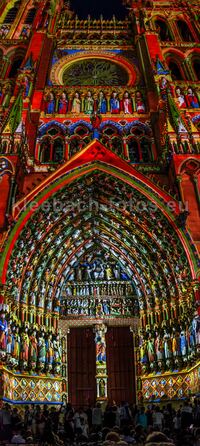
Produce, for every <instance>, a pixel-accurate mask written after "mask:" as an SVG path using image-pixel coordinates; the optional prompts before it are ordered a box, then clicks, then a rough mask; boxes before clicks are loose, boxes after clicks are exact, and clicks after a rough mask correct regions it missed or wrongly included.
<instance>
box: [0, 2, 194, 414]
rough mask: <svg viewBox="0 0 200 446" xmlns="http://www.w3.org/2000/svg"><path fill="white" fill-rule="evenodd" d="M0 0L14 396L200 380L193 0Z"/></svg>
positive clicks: (7, 397)
mask: <svg viewBox="0 0 200 446" xmlns="http://www.w3.org/2000/svg"><path fill="white" fill-rule="evenodd" d="M124 6H125V8H126V10H127V16H126V18H125V19H123V20H120V19H117V18H116V17H115V15H113V18H112V19H110V20H108V19H104V18H103V16H100V17H99V19H94V18H92V17H91V16H88V18H87V19H85V20H83V19H80V18H79V17H78V16H77V15H76V14H75V13H74V11H73V10H72V8H71V6H70V4H69V2H66V1H65V2H64V1H63V0H61V1H59V2H57V1H56V0H49V1H40V0H21V1H15V0H11V1H6V0H1V2H0V11H1V17H0V59H1V65H0V191H1V192H0V210H1V212H0V240H1V263H0V269H1V288H0V311H1V314H0V369H1V387H0V389H1V397H2V398H3V400H4V401H8V402H11V403H21V404H27V403H28V402H35V403H41V404H44V403H46V404H48V403H51V404H58V405H59V404H62V403H63V402H66V401H70V402H72V403H73V404H74V405H75V406H77V405H85V404H88V403H90V404H94V402H95V401H100V402H102V403H103V402H106V401H115V402H117V403H119V402H120V401H128V402H143V403H145V402H147V403H148V402H150V401H162V400H163V401H169V400H177V399H181V398H185V397H189V396H192V395H196V394H198V392H199V390H200V389H199V382H200V380H199V378H200V362H199V352H200V291H199V271H200V270H199V250H200V224H199V212H200V193H199V181H200V175H199V172H200V90H199V85H200V84H199V80H200V50H199V38H200V28H199V6H198V2H197V1H196V0H185V1H184V2H181V1H176V2H175V1H170V0H151V1H145V0H137V1H136V0H135V1H134V0H124Z"/></svg>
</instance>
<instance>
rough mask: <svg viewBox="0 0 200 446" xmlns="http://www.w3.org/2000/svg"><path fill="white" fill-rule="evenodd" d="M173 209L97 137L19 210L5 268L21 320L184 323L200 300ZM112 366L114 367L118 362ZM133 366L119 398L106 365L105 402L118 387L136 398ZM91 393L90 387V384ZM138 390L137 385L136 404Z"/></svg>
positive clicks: (148, 324)
mask: <svg viewBox="0 0 200 446" xmlns="http://www.w3.org/2000/svg"><path fill="white" fill-rule="evenodd" d="M170 203H172V197H170V196H169V195H168V194H167V193H165V192H163V191H162V190H161V189H160V188H159V187H157V186H155V185H153V184H152V183H151V181H150V180H148V179H147V178H145V177H143V175H142V174H141V173H139V172H137V171H136V170H135V169H134V168H133V167H132V166H130V165H128V164H127V163H126V162H125V161H123V160H122V159H121V158H119V157H118V156H117V155H116V154H114V153H112V152H111V151H109V150H108V149H106V148H105V147H104V146H103V145H102V144H101V143H99V142H98V141H94V142H93V143H92V144H90V145H89V146H88V147H87V148H86V149H84V150H82V152H81V153H79V154H77V155H75V156H74V157H73V158H72V159H71V160H70V161H68V162H67V163H66V164H65V165H63V166H62V167H61V168H60V169H58V170H57V171H56V172H55V173H53V174H52V175H51V177H50V179H48V182H46V180H45V181H44V182H43V183H41V184H40V185H39V186H38V187H37V188H36V189H35V190H34V191H33V192H31V193H30V195H29V196H28V200H27V201H26V202H25V201H23V200H21V202H19V203H17V204H16V206H15V208H14V218H16V219H17V223H16V225H15V226H14V228H13V230H12V231H11V234H10V237H9V239H8V243H7V248H6V250H5V252H4V257H3V262H2V264H1V271H2V282H3V283H4V284H6V287H7V292H8V294H9V296H10V299H11V300H12V301H13V300H14V301H15V302H16V303H17V304H18V308H19V314H21V318H22V321H24V322H26V321H28V320H30V321H31V322H34V321H35V322H36V323H38V324H40V325H43V324H45V325H46V326H47V327H51V326H54V327H55V326H56V325H57V324H58V320H59V319H60V324H61V326H62V323H63V324H65V322H64V321H67V324H68V326H70V324H71V326H73V327H74V326H81V325H82V324H84V325H88V326H91V324H93V325H95V326H96V325H97V326H98V324H101V325H102V324H103V326H104V325H105V324H106V325H107V326H108V327H109V326H112V325H113V324H114V326H117V325H120V324H121V322H120V321H122V320H123V324H124V325H125V326H130V325H131V326H132V327H136V326H137V325H138V324H139V321H140V325H141V329H142V330H146V328H147V327H149V328H150V327H155V326H156V327H161V326H163V324H165V323H166V321H168V322H169V321H171V320H173V321H174V323H176V322H178V318H179V315H180V313H181V311H182V310H181V308H182V306H183V305H185V304H186V303H187V305H188V308H191V306H192V304H193V300H192V299H191V293H192V283H193V280H194V278H195V270H196V263H195V255H194V251H193V247H192V244H191V241H190V239H189V236H188V234H187V233H186V232H185V230H182V229H181V228H180V227H178V226H177V224H176V221H177V216H178V215H179V213H180V210H179V208H178V203H177V202H175V201H174V202H173V212H172V211H171V210H170V209H171V205H170V206H169V204H170ZM63 326H64V325H63ZM95 330H96V332H97V331H98V328H97V329H95ZM106 336H107V339H108V340H109V339H112V336H111V335H110V334H108V335H106ZM126 336H128V335H127V334H126ZM88 339H90V342H91V332H90V335H88ZM96 339H98V336H97V338H96ZM105 339H106V337H105ZM127 339H129V338H127ZM70 345H72V344H70ZM73 345H74V344H73ZM77 345H78V344H77ZM97 345H98V342H97ZM127 345H129V347H130V341H129V340H127ZM129 347H127V348H129ZM121 348H122V351H124V348H125V347H124V345H123V346H122V347H121ZM108 351H112V349H111V348H110V346H108ZM127 351H128V350H127ZM129 353H130V351H129ZM120 354H122V353H120ZM124 360H125V359H124ZM109 364H110V365H109ZM108 365H109V367H110V370H113V366H112V364H111V362H110V359H108ZM101 366H102V364H101ZM70 367H71V366H70ZM72 368H73V367H72ZM117 369H118V372H119V370H120V364H119V363H118V366H117ZM133 369H134V365H133V362H132V364H131V365H130V368H129V372H128V371H126V379H127V381H126V383H124V386H125V387H123V389H122V391H121V393H120V392H119V387H120V386H119V383H118V385H117V384H116V383H115V382H114V381H113V379H114V378H113V379H111V378H110V381H109V370H106V369H105V368H104V372H105V376H107V375H106V373H107V372H108V389H107V381H106V383H105V382H102V381H101V378H98V377H97V396H99V397H100V396H102V395H103V393H102V392H104V396H107V395H112V398H113V396H116V393H115V389H116V388H117V395H118V396H117V397H116V398H117V400H118V401H119V400H120V397H121V398H122V396H126V398H128V396H127V388H126V385H127V383H128V382H129V381H130V379H131V376H130V375H129V374H128V373H132V382H133V380H134V376H133V375H134V373H133ZM73 373H74V372H73ZM85 373H86V372H85ZM124 373H125V372H124V370H122V371H121V375H120V372H119V376H122V374H123V375H124ZM83 375H84V374H83ZM86 375H87V373H86ZM84 376H85V375H84ZM97 376H98V375H97ZM112 376H114V375H113V374H112ZM70 379H71V380H72V377H71V378H70ZM84 379H85V378H84ZM109 382H110V384H109ZM111 382H112V385H111ZM109 385H110V387H109ZM81 386H82V387H81ZM84 386H85V387H84ZM116 386H117V387H116ZM81 389H82V390H81ZM107 391H108V394H107ZM81 392H82V393H81ZM84 392H86V394H88V395H89V394H91V389H88V388H87V385H85V384H84V383H83V382H82V384H81V383H80V394H82V395H85V393H84ZM109 392H110V393H109ZM101 393H102V395H101ZM134 393H135V391H134V389H133V386H132V390H131V398H132V397H133V394H134ZM72 394H73V392H72ZM92 395H93V398H94V392H93V393H92ZM77 398H78V397H77ZM122 399H123V398H122ZM74 403H75V404H78V403H80V400H78V399H77V400H75V401H74Z"/></svg>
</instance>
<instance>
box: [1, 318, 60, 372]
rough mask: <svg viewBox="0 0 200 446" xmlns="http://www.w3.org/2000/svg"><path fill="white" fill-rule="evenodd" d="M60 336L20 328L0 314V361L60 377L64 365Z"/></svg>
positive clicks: (36, 329)
mask: <svg viewBox="0 0 200 446" xmlns="http://www.w3.org/2000/svg"><path fill="white" fill-rule="evenodd" d="M64 356H65V354H64V351H63V344H62V341H61V339H60V336H59V334H53V333H52V332H48V333H46V332H45V331H43V330H42V329H38V328H35V327H33V328H31V329H30V328H29V327H28V326H24V327H23V328H22V327H19V325H18V324H16V323H15V322H13V321H11V320H9V316H8V315H6V314H5V313H4V311H1V313H0V359H1V360H2V361H4V362H5V363H6V364H7V365H8V366H10V367H11V368H13V369H17V370H18V369H19V370H22V371H23V370H32V371H35V370H36V371H39V372H44V371H46V372H50V373H54V374H59V373H60V371H61V364H62V362H65V358H64Z"/></svg>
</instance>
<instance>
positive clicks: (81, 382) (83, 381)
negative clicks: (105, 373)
mask: <svg viewBox="0 0 200 446" xmlns="http://www.w3.org/2000/svg"><path fill="white" fill-rule="evenodd" d="M67 344H68V355H67V356H68V389H69V390H68V391H69V402H70V403H72V405H73V406H83V405H87V404H94V403H95V401H96V380H95V374H96V352H95V341H94V333H93V331H92V328H71V329H70V333H69V334H68V337H67Z"/></svg>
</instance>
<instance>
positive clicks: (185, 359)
mask: <svg viewBox="0 0 200 446" xmlns="http://www.w3.org/2000/svg"><path fill="white" fill-rule="evenodd" d="M199 348H200V317H199V316H195V317H194V318H193V320H192V322H191V324H190V325H186V326H184V325H177V326H176V327H175V326H174V327H173V328H171V327H170V328H165V329H161V330H157V331H155V332H147V333H144V332H143V333H142V334H141V336H140V338H139V350H140V364H141V371H142V372H143V373H146V372H149V371H151V372H153V371H159V370H160V371H161V370H163V369H179V368H181V367H182V366H184V365H187V364H189V363H191V361H192V359H193V358H194V357H195V354H196V353H197V352H198V349H199Z"/></svg>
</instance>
